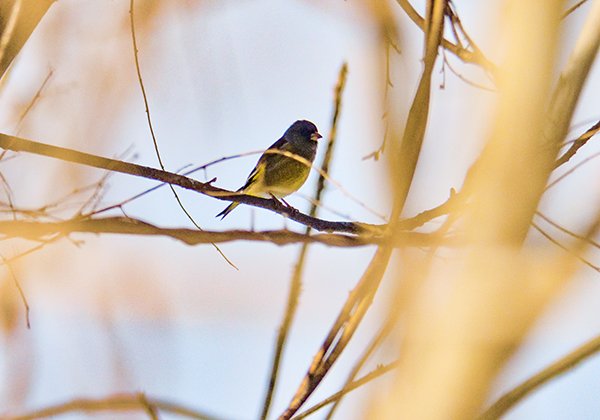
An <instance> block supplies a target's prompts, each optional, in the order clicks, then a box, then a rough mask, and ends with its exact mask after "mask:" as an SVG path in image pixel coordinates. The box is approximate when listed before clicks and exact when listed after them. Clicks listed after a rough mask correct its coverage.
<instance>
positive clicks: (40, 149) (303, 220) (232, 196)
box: [0, 133, 385, 234]
mask: <svg viewBox="0 0 600 420" xmlns="http://www.w3.org/2000/svg"><path fill="white" fill-rule="evenodd" d="M0 147H1V148H4V149H8V150H12V151H15V152H19V151H22V152H29V153H33V154H37V155H42V156H48V157H52V158H55V159H60V160H64V161H66V162H73V163H78V164H81V165H86V166H91V167H94V168H100V169H106V170H109V171H113V172H119V173H123V174H129V175H134V176H139V177H142V178H147V179H152V180H155V181H160V182H164V183H167V184H172V185H177V186H179V187H181V188H184V189H187V190H192V191H196V192H199V193H201V194H204V195H206V196H209V197H213V198H216V199H218V200H223V201H238V202H240V203H244V204H248V205H251V206H255V207H260V208H264V209H267V210H271V211H273V212H276V213H279V214H281V215H284V216H286V217H287V218H289V219H291V220H294V221H296V222H298V223H300V224H303V225H305V226H310V227H311V228H313V229H316V230H318V231H327V232H345V233H353V234H366V233H371V234H380V233H381V232H383V228H384V226H385V225H373V224H368V223H360V222H331V221H327V220H322V219H317V218H315V217H311V216H309V215H306V214H303V213H300V212H299V211H298V210H296V209H293V208H290V207H286V206H285V205H283V204H281V203H279V202H277V201H275V200H271V199H266V198H261V197H255V196H251V195H245V194H240V193H236V192H233V191H228V190H224V189H222V188H218V187H214V186H213V185H211V183H210V182H206V183H205V182H200V181H197V180H195V179H191V178H188V177H185V176H183V175H179V174H175V173H172V172H167V171H161V170H159V169H155V168H151V167H148V166H143V165H137V164H134V163H130V162H125V161H121V160H116V159H110V158H106V157H102V156H97V155H92V154H89V153H84V152H79V151H76V150H73V149H67V148H64V147H58V146H52V145H49V144H44V143H39V142H35V141H32V140H26V139H23V138H20V137H15V136H9V135H6V134H2V133H0Z"/></svg>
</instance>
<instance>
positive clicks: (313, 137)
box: [310, 133, 323, 141]
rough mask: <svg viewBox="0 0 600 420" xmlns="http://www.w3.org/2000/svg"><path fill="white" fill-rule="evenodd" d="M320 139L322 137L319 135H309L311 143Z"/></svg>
mask: <svg viewBox="0 0 600 420" xmlns="http://www.w3.org/2000/svg"><path fill="white" fill-rule="evenodd" d="M321 137H323V136H322V135H320V134H319V133H312V134H311V135H310V139H311V140H312V141H317V140H319V139H320V138H321Z"/></svg>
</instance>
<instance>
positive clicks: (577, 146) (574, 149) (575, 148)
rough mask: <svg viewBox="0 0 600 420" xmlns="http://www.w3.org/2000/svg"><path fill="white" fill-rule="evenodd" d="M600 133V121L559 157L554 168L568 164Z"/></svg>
mask: <svg viewBox="0 0 600 420" xmlns="http://www.w3.org/2000/svg"><path fill="white" fill-rule="evenodd" d="M599 131H600V121H598V122H596V124H594V125H593V126H591V127H590V128H588V129H587V130H586V131H585V132H584V133H583V134H582V135H580V136H579V137H577V138H576V139H575V140H574V141H573V143H572V144H571V147H569V149H568V150H567V151H566V152H565V153H563V154H562V156H561V157H559V158H558V159H557V161H556V163H555V164H554V167H555V168H557V167H559V166H561V165H562V164H564V163H567V162H568V161H569V159H571V158H572V157H573V156H575V154H576V153H577V151H578V150H579V149H580V148H582V147H583V146H584V145H585V144H586V143H587V142H588V141H589V140H590V139H591V138H592V137H593V136H594V135H596V134H597V133H598V132H599Z"/></svg>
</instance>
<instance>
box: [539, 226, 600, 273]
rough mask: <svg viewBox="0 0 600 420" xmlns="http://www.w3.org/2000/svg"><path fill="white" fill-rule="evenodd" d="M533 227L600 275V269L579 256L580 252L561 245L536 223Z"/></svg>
mask: <svg viewBox="0 0 600 420" xmlns="http://www.w3.org/2000/svg"><path fill="white" fill-rule="evenodd" d="M531 226H533V228H534V229H535V230H537V231H538V232H539V233H541V234H542V236H543V237H544V238H546V239H548V240H549V241H550V242H551V243H553V244H554V245H556V246H557V247H559V248H561V249H563V250H565V251H567V252H568V253H569V254H571V255H572V256H574V257H575V258H577V259H578V260H579V261H581V262H582V263H584V264H585V265H587V266H588V267H590V268H591V269H592V270H594V271H596V272H598V273H600V267H598V266H597V265H594V264H593V263H592V262H591V261H589V260H587V259H586V258H584V257H582V256H581V255H580V254H579V252H578V251H574V250H572V249H570V248H569V247H567V246H565V245H563V244H562V243H560V242H559V241H557V240H556V239H555V238H553V237H552V236H551V235H550V234H549V233H548V232H546V231H545V230H543V229H542V228H541V227H539V226H538V225H537V224H536V223H534V222H531Z"/></svg>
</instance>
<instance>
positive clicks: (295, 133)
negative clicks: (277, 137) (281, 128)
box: [284, 120, 323, 142]
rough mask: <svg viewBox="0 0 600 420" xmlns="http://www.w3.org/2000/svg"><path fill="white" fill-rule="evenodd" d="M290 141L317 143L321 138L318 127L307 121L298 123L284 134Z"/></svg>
mask: <svg viewBox="0 0 600 420" xmlns="http://www.w3.org/2000/svg"><path fill="white" fill-rule="evenodd" d="M284 137H285V138H286V139H287V140H288V141H292V142H294V141H305V142H306V141H317V140H318V139H320V138H321V137H323V136H322V135H321V134H319V130H317V126H316V125H314V124H313V123H311V122H310V121H306V120H299V121H296V122H295V123H294V124H292V125H291V126H290V128H288V129H287V130H286V132H285V134H284Z"/></svg>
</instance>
